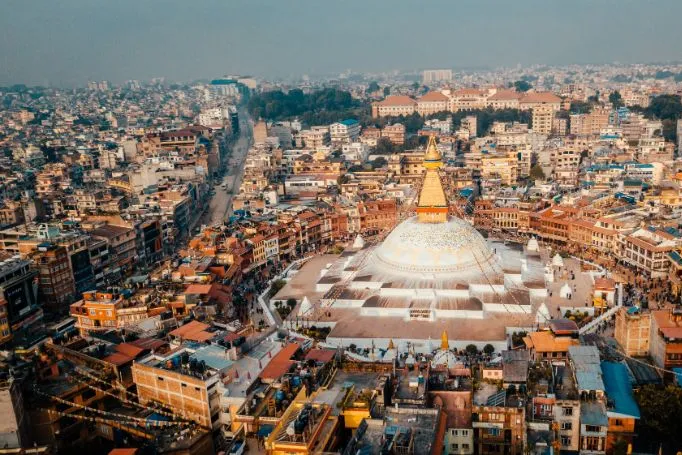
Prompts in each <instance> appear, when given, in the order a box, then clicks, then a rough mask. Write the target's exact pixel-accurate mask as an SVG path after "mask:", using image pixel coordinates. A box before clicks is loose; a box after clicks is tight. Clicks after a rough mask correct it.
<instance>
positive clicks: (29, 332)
mask: <svg viewBox="0 0 682 455" xmlns="http://www.w3.org/2000/svg"><path fill="white" fill-rule="evenodd" d="M37 275H38V272H37V271H36V270H35V269H33V268H32V266H31V261H29V260H26V259H21V258H19V257H18V256H15V257H12V258H10V259H7V260H4V261H2V262H0V300H3V301H4V302H5V305H3V306H4V307H5V308H6V313H7V315H6V319H7V322H8V325H9V330H7V326H5V324H3V323H1V321H0V330H2V333H1V334H0V336H1V337H2V338H3V339H5V340H8V337H9V336H12V338H13V339H14V344H15V345H23V346H24V347H26V348H28V347H30V346H32V345H33V344H34V342H36V341H38V338H39V337H41V336H42V335H43V333H42V330H41V329H42V327H43V310H42V309H41V308H40V306H39V305H38V299H37V295H36V288H35V286H34V284H33V283H34V280H35V278H36V276H37ZM2 313H4V311H3V312H2ZM2 319H3V320H4V319H5V317H2Z"/></svg>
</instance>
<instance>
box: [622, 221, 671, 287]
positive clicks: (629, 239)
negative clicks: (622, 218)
mask: <svg viewBox="0 0 682 455" xmlns="http://www.w3.org/2000/svg"><path fill="white" fill-rule="evenodd" d="M619 243H620V244H619V255H620V257H621V258H622V260H623V261H625V262H627V263H628V264H630V265H632V266H633V267H635V268H636V269H637V270H638V271H639V272H640V273H645V274H647V276H649V277H652V278H662V277H665V276H667V274H668V271H669V269H670V257H669V255H668V253H670V252H672V251H674V250H676V249H678V248H679V247H680V245H681V244H682V239H681V238H680V235H679V233H677V231H676V230H674V229H673V230H671V229H660V228H655V227H653V226H649V227H648V228H641V229H637V230H636V231H634V232H633V233H631V234H629V235H623V236H621V237H620V239H619Z"/></svg>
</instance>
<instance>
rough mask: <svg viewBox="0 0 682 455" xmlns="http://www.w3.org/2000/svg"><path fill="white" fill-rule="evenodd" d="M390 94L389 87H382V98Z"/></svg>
mask: <svg viewBox="0 0 682 455" xmlns="http://www.w3.org/2000/svg"><path fill="white" fill-rule="evenodd" d="M390 94H391V87H389V86H386V87H384V96H388V95H390Z"/></svg>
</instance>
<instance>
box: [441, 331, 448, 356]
mask: <svg viewBox="0 0 682 455" xmlns="http://www.w3.org/2000/svg"><path fill="white" fill-rule="evenodd" d="M440 348H441V349H442V350H444V351H447V350H448V349H450V342H449V341H448V332H447V331H445V330H443V333H442V334H441V336H440Z"/></svg>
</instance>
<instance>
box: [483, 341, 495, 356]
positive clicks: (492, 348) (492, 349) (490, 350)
mask: <svg viewBox="0 0 682 455" xmlns="http://www.w3.org/2000/svg"><path fill="white" fill-rule="evenodd" d="M483 352H484V353H485V354H486V355H490V354H492V353H493V352H495V346H493V345H492V344H490V343H488V344H486V345H485V346H483Z"/></svg>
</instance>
